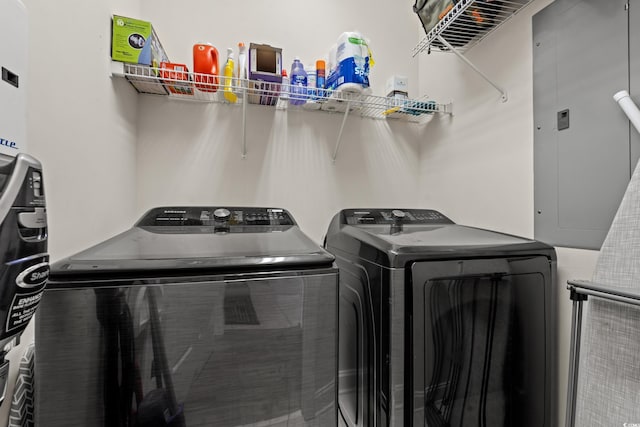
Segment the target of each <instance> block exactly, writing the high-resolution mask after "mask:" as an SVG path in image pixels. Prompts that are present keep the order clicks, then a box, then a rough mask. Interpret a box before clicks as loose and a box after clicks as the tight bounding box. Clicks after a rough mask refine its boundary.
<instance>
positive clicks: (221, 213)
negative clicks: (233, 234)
mask: <svg viewBox="0 0 640 427" xmlns="http://www.w3.org/2000/svg"><path fill="white" fill-rule="evenodd" d="M229 218H231V212H230V211H229V209H225V208H218V209H216V210H215V211H213V231H214V232H226V231H229Z"/></svg>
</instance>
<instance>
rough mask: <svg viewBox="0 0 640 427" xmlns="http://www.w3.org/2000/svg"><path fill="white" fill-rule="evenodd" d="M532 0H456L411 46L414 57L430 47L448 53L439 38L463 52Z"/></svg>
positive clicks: (447, 48) (429, 49)
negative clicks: (414, 44)
mask: <svg viewBox="0 0 640 427" xmlns="http://www.w3.org/2000/svg"><path fill="white" fill-rule="evenodd" d="M531 1H532V0H484V1H481V0H457V1H454V3H455V4H454V5H453V7H452V8H451V10H450V11H449V12H448V13H447V14H446V15H445V16H444V17H442V19H440V20H439V21H438V23H437V24H436V25H435V26H434V27H433V28H432V29H431V30H430V31H429V32H427V35H426V36H425V37H424V38H423V39H422V40H421V41H420V42H419V43H418V45H417V46H416V47H415V48H414V49H413V56H416V55H417V54H418V53H421V52H424V51H427V52H431V51H432V49H435V50H437V51H441V52H448V51H450V50H451V49H450V48H449V47H447V46H445V45H444V44H443V43H442V42H441V41H440V40H439V37H442V38H443V39H445V40H446V41H447V42H448V43H449V44H450V45H451V46H452V47H454V48H456V50H458V51H461V52H464V51H466V50H468V49H470V48H472V47H473V46H475V45H476V44H478V43H479V42H480V41H481V40H482V39H484V38H485V37H486V36H487V35H488V34H489V33H491V32H492V31H493V30H495V29H496V28H498V27H500V25H502V24H503V23H504V22H506V21H507V20H508V19H509V18H511V17H512V16H513V15H515V14H516V13H518V12H519V11H520V10H521V9H522V8H523V7H525V6H527V5H528V4H529V3H531Z"/></svg>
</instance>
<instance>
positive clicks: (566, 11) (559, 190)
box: [533, 0, 640, 249]
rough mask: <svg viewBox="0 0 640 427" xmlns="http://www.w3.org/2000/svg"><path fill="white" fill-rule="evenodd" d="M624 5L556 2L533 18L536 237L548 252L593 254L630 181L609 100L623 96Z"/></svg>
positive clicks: (621, 131) (625, 140)
mask: <svg viewBox="0 0 640 427" xmlns="http://www.w3.org/2000/svg"><path fill="white" fill-rule="evenodd" d="M637 3H639V4H638V5H639V6H640V0H638V1H637ZM626 4H627V1H626V0H607V1H602V0H556V1H555V2H554V3H551V4H550V5H549V6H547V7H546V8H545V9H543V10H541V11H540V12H538V13H537V14H536V15H534V17H533V110H534V209H535V212H534V215H535V221H534V224H535V238H536V239H539V240H541V241H544V242H546V243H549V244H552V245H554V246H564V247H574V248H585V249H599V248H600V246H601V245H602V242H603V241H604V238H605V236H606V234H607V231H608V230H609V227H610V225H611V221H612V220H613V217H614V215H615V213H616V210H617V208H618V205H619V204H620V201H621V200H622V196H623V194H624V191H625V189H626V186H627V184H628V182H629V178H630V176H631V172H632V171H631V163H632V160H631V157H632V156H631V155H630V131H629V121H628V120H627V118H626V116H625V115H624V113H623V112H622V110H621V109H620V108H619V107H618V105H617V104H616V102H615V101H614V100H613V94H614V93H616V92H618V91H620V90H623V89H626V90H628V89H629V22H628V12H627V7H626ZM639 40H640V38H639ZM638 69H639V70H640V64H638ZM639 76H640V74H639ZM639 80H640V79H639ZM634 156H637V154H635V155H634ZM636 158H637V157H636ZM633 163H634V164H635V162H633Z"/></svg>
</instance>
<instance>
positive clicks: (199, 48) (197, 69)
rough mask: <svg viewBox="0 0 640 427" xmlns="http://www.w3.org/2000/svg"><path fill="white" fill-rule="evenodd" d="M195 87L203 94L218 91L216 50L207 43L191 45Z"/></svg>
mask: <svg viewBox="0 0 640 427" xmlns="http://www.w3.org/2000/svg"><path fill="white" fill-rule="evenodd" d="M193 72H194V73H196V74H195V76H194V80H195V83H196V84H195V86H196V88H198V89H199V90H201V91H203V92H215V91H217V90H218V49H216V48H215V47H213V46H212V45H211V44H209V43H197V44H195V45H193Z"/></svg>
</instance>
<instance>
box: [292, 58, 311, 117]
mask: <svg viewBox="0 0 640 427" xmlns="http://www.w3.org/2000/svg"><path fill="white" fill-rule="evenodd" d="M290 79H291V82H290V84H291V90H290V96H289V103H290V104H291V105H302V104H304V103H305V102H306V100H307V72H306V71H305V70H304V65H302V62H300V58H298V57H295V58H294V60H293V64H291V78H290Z"/></svg>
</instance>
